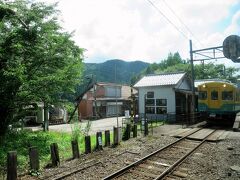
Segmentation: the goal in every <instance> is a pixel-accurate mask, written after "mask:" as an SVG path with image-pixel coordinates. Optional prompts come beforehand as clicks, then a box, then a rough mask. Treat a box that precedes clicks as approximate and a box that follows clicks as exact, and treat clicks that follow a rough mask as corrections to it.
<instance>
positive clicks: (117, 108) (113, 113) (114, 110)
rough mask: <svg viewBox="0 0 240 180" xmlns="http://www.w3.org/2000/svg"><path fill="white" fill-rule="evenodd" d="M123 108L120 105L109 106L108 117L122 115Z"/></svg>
mask: <svg viewBox="0 0 240 180" xmlns="http://www.w3.org/2000/svg"><path fill="white" fill-rule="evenodd" d="M120 112H121V106H120V105H108V106H107V116H116V115H117V114H118V115H120Z"/></svg>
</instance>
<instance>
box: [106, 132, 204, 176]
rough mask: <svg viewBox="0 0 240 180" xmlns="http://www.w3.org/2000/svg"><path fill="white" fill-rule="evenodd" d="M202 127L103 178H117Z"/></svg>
mask: <svg viewBox="0 0 240 180" xmlns="http://www.w3.org/2000/svg"><path fill="white" fill-rule="evenodd" d="M201 129H203V128H199V129H197V130H196V131H194V132H192V133H190V134H188V135H186V136H184V137H182V138H180V139H178V140H177V141H175V142H173V143H171V144H168V145H166V146H164V147H162V148H160V149H158V150H156V151H154V152H152V153H151V154H149V155H147V156H145V157H143V158H142V159H139V160H138V161H135V162H133V163H132V164H129V165H128V166H126V167H124V168H122V169H120V170H118V171H116V172H114V173H112V174H110V175H109V176H107V177H104V178H103V179H102V180H108V179H112V178H116V177H118V176H120V175H122V174H124V173H125V172H127V171H128V170H129V169H131V168H132V167H135V166H137V165H138V164H140V163H142V162H143V161H145V160H146V159H148V158H149V157H151V156H154V155H155V154H157V153H159V152H161V151H163V150H165V149H167V148H168V147H170V146H172V145H174V144H176V143H178V142H180V141H182V140H183V139H186V138H187V137H188V136H190V135H192V134H194V133H196V132H198V131H200V130H201Z"/></svg>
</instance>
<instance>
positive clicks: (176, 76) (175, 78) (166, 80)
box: [134, 72, 185, 87]
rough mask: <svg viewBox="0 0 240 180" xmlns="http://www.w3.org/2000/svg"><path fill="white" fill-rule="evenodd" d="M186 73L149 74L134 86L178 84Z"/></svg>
mask: <svg viewBox="0 0 240 180" xmlns="http://www.w3.org/2000/svg"><path fill="white" fill-rule="evenodd" d="M184 75H185V73H184V72H182V73H170V74H158V75H148V76H144V77H143V78H142V79H140V80H139V81H138V82H137V83H136V84H135V85H134V87H149V86H150V87H151V86H166V85H176V84H177V83H178V82H179V81H180V80H181V79H182V78H183V77H184Z"/></svg>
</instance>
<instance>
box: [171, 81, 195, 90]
mask: <svg viewBox="0 0 240 180" xmlns="http://www.w3.org/2000/svg"><path fill="white" fill-rule="evenodd" d="M175 88H176V89H185V90H191V86H190V83H189V81H188V79H187V78H183V79H182V80H181V81H180V82H178V84H177V85H176V86H175Z"/></svg>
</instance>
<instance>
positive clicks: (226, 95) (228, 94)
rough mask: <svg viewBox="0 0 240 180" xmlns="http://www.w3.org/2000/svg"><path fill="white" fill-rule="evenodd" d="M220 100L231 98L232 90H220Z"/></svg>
mask: <svg viewBox="0 0 240 180" xmlns="http://www.w3.org/2000/svg"><path fill="white" fill-rule="evenodd" d="M222 100H226V101H228V100H233V92H232V91H223V92H222Z"/></svg>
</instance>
